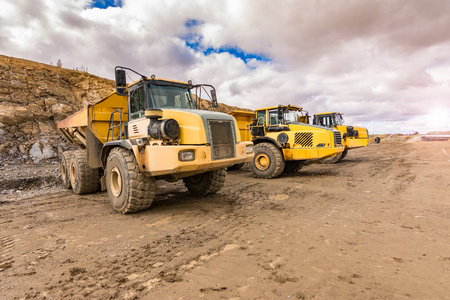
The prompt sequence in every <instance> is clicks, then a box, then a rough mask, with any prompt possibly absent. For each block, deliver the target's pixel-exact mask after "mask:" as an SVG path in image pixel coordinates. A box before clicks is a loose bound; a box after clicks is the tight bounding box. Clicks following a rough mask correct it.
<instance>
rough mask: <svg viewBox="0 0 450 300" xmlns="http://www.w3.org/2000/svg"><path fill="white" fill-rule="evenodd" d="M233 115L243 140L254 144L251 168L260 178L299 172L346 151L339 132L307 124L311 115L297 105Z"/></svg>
mask: <svg viewBox="0 0 450 300" xmlns="http://www.w3.org/2000/svg"><path fill="white" fill-rule="evenodd" d="M231 114H232V115H233V116H234V117H235V118H236V119H237V123H238V125H239V130H240V132H241V139H242V140H251V141H253V143H254V144H255V156H254V158H253V160H252V161H251V162H250V167H251V170H252V172H253V175H254V176H255V177H258V178H273V177H277V176H278V175H280V174H281V173H282V172H285V173H291V172H296V171H298V170H300V168H301V167H302V166H303V165H305V164H311V163H315V162H319V161H321V160H323V159H325V158H328V157H332V156H335V155H337V154H340V153H342V151H344V147H343V146H342V143H341V134H340V133H339V131H337V130H334V129H330V128H325V127H320V126H313V125H308V124H305V123H306V121H307V120H308V116H307V115H305V114H304V112H303V111H302V108H301V107H298V106H294V105H279V106H274V107H266V108H260V109H257V110H256V113H248V112H240V111H235V112H233V113H231Z"/></svg>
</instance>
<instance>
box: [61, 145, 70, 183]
mask: <svg viewBox="0 0 450 300" xmlns="http://www.w3.org/2000/svg"><path fill="white" fill-rule="evenodd" d="M71 154H72V151H65V152H63V153H62V154H61V163H60V166H59V169H60V171H61V181H62V184H63V186H64V187H65V188H66V189H68V190H69V189H71V188H72V184H71V183H70V155H71Z"/></svg>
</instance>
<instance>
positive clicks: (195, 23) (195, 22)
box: [184, 19, 205, 28]
mask: <svg viewBox="0 0 450 300" xmlns="http://www.w3.org/2000/svg"><path fill="white" fill-rule="evenodd" d="M203 23H205V22H204V21H201V20H197V19H189V20H187V21H186V23H184V26H186V27H187V28H191V27H196V26H199V25H202V24H203Z"/></svg>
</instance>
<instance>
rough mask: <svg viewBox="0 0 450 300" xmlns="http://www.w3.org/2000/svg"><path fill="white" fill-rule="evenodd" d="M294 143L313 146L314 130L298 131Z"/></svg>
mask: <svg viewBox="0 0 450 300" xmlns="http://www.w3.org/2000/svg"><path fill="white" fill-rule="evenodd" d="M294 143H295V144H298V145H301V146H302V147H312V146H313V133H312V132H296V133H295V138H294Z"/></svg>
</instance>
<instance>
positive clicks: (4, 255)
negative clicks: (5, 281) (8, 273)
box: [0, 236, 14, 272]
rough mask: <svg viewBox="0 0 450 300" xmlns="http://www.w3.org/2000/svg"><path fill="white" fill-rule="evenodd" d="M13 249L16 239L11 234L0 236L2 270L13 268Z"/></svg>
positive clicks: (0, 266) (0, 269)
mask: <svg viewBox="0 0 450 300" xmlns="http://www.w3.org/2000/svg"><path fill="white" fill-rule="evenodd" d="M13 249H14V239H13V238H12V237H11V236H4V237H1V238H0V272H3V271H4V270H6V269H10V268H12V266H13V263H14V258H13V256H12V253H11V252H12V251H13Z"/></svg>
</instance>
